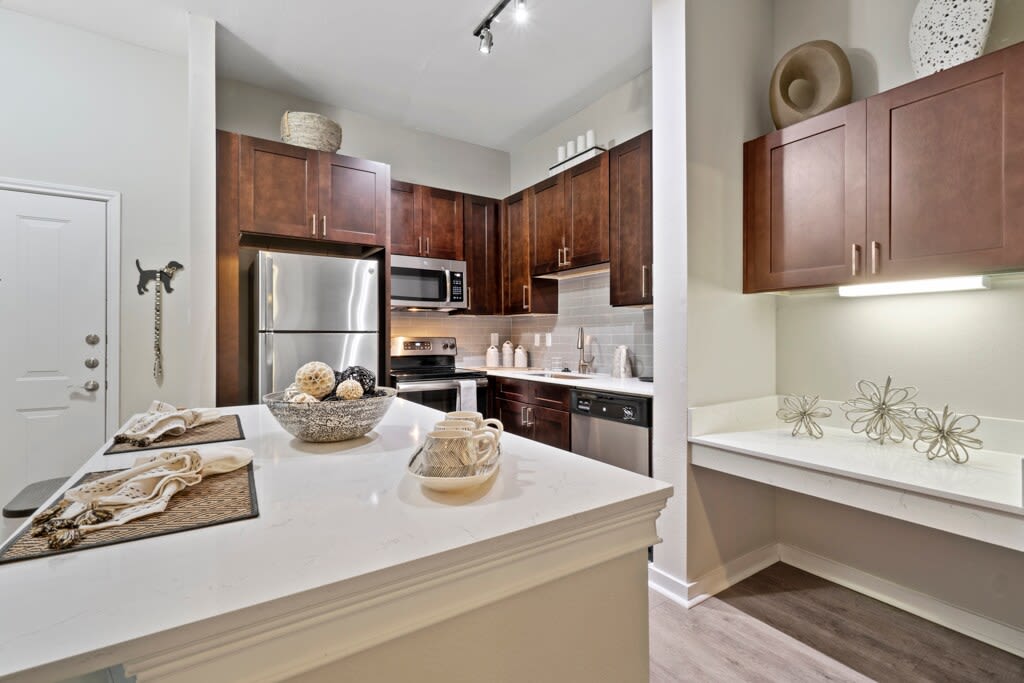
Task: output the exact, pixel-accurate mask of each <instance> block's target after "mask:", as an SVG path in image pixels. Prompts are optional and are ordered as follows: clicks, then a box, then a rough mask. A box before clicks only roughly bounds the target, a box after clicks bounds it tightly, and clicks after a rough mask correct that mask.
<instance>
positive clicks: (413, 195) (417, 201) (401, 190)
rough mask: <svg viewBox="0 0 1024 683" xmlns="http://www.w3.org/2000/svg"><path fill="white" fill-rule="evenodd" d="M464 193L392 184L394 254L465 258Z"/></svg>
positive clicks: (400, 183)
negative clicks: (463, 236) (463, 235)
mask: <svg viewBox="0 0 1024 683" xmlns="http://www.w3.org/2000/svg"><path fill="white" fill-rule="evenodd" d="M462 210H463V207H462V193H460V192H452V191H450V190H441V189H438V188H435V187H426V186H425V185H414V184H412V183H404V182H401V181H398V180H394V181H392V182H391V214H392V216H391V252H392V253H394V254H401V255H403V256H427V257H430V258H438V259H448V260H455V261H461V260H462V259H463V243H462V241H463V238H462V234H463V227H462Z"/></svg>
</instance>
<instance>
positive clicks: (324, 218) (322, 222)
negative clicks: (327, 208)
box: [320, 213, 327, 239]
mask: <svg viewBox="0 0 1024 683" xmlns="http://www.w3.org/2000/svg"><path fill="white" fill-rule="evenodd" d="M320 225H322V226H323V234H324V239H327V214H326V213H325V214H324V215H323V216H320Z"/></svg>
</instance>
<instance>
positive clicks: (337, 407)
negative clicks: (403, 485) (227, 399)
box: [263, 387, 396, 443]
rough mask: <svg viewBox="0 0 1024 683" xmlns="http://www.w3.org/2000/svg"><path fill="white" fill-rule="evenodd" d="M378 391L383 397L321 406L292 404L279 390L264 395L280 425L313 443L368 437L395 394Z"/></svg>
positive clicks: (389, 391)
mask: <svg viewBox="0 0 1024 683" xmlns="http://www.w3.org/2000/svg"><path fill="white" fill-rule="evenodd" d="M378 391H379V392H383V395H381V396H375V397H373V398H359V399H355V400H353V401H320V402H318V403H289V402H288V401H286V400H284V392H283V391H280V392H276V393H273V394H267V395H266V396H264V397H263V403H264V404H265V405H266V406H267V408H269V409H270V414H271V415H273V416H274V419H276V420H277V422H278V424H280V425H281V427H283V428H284V430H285V431H286V432H288V433H289V434H291V435H292V436H294V437H295V438H296V439H299V440H301V441H310V442H313V443H325V442H330V441H348V440H349V439H358V438H359V437H360V436H365V435H366V433H367V432H369V431H370V430H371V429H373V428H374V427H376V426H377V425H378V424H379V423H380V421H381V420H382V419H383V418H384V414H385V413H387V412H388V408H390V407H391V402H392V401H394V400H395V393H396V392H395V390H394V389H391V388H389V387H380V388H378Z"/></svg>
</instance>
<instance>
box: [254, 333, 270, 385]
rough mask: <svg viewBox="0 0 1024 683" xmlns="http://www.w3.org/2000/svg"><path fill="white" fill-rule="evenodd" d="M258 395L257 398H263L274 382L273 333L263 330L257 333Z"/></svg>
mask: <svg viewBox="0 0 1024 683" xmlns="http://www.w3.org/2000/svg"><path fill="white" fill-rule="evenodd" d="M258 360H259V364H260V367H259V396H257V397H256V398H257V400H259V401H261V402H262V400H263V397H264V396H265V395H266V394H269V393H270V391H271V389H272V387H273V384H274V334H273V333H272V332H263V333H261V334H260V335H259V356H258Z"/></svg>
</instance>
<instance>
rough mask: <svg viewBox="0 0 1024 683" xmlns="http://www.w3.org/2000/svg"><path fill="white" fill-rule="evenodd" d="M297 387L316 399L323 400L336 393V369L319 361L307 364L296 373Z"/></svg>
mask: <svg viewBox="0 0 1024 683" xmlns="http://www.w3.org/2000/svg"><path fill="white" fill-rule="evenodd" d="M295 386H296V387H297V388H298V389H299V391H302V392H304V393H307V394H309V395H310V396H312V397H314V398H317V399H320V398H323V397H324V396H327V395H328V394H329V393H331V392H332V391H334V369H333V368H331V366H330V365H328V364H327V363H321V362H319V361H313V362H312V363H306V364H305V365H303V366H302V367H301V368H299V370H298V372H296V373H295Z"/></svg>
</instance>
